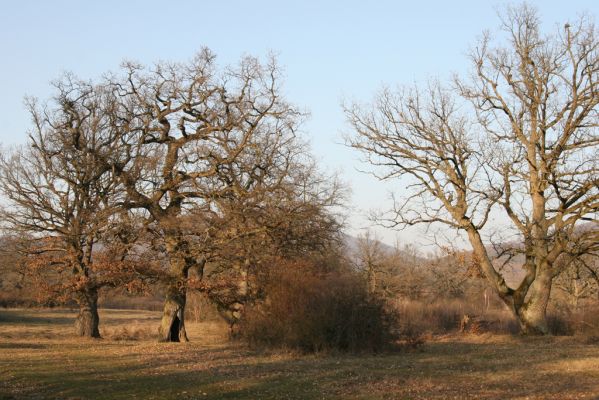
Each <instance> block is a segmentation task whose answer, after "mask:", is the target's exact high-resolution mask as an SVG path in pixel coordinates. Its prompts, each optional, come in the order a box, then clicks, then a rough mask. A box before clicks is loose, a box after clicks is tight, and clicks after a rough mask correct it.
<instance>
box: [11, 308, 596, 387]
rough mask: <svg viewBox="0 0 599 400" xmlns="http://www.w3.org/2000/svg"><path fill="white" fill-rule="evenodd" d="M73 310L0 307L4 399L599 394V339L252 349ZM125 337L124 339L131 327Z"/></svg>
mask: <svg viewBox="0 0 599 400" xmlns="http://www.w3.org/2000/svg"><path fill="white" fill-rule="evenodd" d="M73 315H74V313H73V312H69V311H68V310H64V311H56V310H48V311H46V310H43V311H32V310H0V348H1V350H0V398H3V399H45V398H57V399H135V398H139V399H169V398H173V399H175V398H176V399H395V398H396V399H466V398H472V399H500V398H501V399H506V398H509V399H596V398H597V396H598V395H599V345H598V344H596V343H595V344H586V343H585V342H584V341H582V340H578V338H576V337H569V338H557V337H553V338H521V337H515V336H499V335H491V334H485V335H479V336H469V335H465V336H456V335H450V336H445V337H437V338H436V339H434V340H433V341H431V342H428V343H427V344H425V345H424V346H423V347H422V348H421V349H420V350H419V351H414V352H402V353H395V354H385V355H376V356H349V355H328V356H326V355H319V356H318V355H317V356H302V355H298V354H293V353H260V352H251V351H248V350H246V349H244V348H243V347H240V346H238V345H235V344H231V343H229V342H228V341H227V339H226V327H224V326H223V325H220V324H215V323H201V324H190V325H189V336H190V338H191V339H192V342H190V343H180V344H177V343H174V344H164V343H162V344H161V343H156V342H155V341H154V340H152V339H150V337H151V336H152V333H153V332H154V330H155V328H156V326H157V325H156V324H157V321H158V320H159V318H160V313H156V312H145V311H142V312H137V311H136V312H131V311H118V310H104V311H103V312H102V318H103V326H102V332H103V333H104V335H105V339H102V340H80V339H76V338H73V337H71V336H70V331H71V326H72V321H73ZM125 326H127V327H129V328H127V329H125V333H126V335H125V336H126V337H127V338H131V337H133V338H134V339H136V340H135V341H131V340H122V335H121V333H122V332H123V329H124V327H125Z"/></svg>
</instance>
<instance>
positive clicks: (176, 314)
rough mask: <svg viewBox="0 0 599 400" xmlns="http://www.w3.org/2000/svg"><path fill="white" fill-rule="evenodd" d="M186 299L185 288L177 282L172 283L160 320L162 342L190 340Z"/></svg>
mask: <svg viewBox="0 0 599 400" xmlns="http://www.w3.org/2000/svg"><path fill="white" fill-rule="evenodd" d="M185 301H186V292H185V289H184V288H182V287H180V285H177V284H176V283H175V284H171V285H170V286H169V288H168V290H167V294H166V300H165V302H164V310H163V312H162V321H161V322H160V341H161V342H188V341H189V339H188V338H187V332H186V331H185Z"/></svg>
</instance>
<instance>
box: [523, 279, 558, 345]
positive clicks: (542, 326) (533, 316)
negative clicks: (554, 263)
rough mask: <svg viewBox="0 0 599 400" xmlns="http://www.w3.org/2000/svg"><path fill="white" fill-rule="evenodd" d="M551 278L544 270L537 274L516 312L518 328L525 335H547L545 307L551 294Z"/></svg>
mask: <svg viewBox="0 0 599 400" xmlns="http://www.w3.org/2000/svg"><path fill="white" fill-rule="evenodd" d="M552 281H553V276H552V274H551V272H550V271H548V270H544V271H541V272H540V273H538V274H537V277H536V279H535V280H534V282H533V283H532V284H531V285H530V288H529V289H528V293H527V296H526V300H525V302H524V304H522V306H521V307H520V308H519V309H517V310H516V313H517V317H518V320H519V322H520V328H521V330H522V333H523V334H525V335H548V334H549V333H550V332H549V326H548V324H547V305H548V304H549V296H550V294H551V285H552Z"/></svg>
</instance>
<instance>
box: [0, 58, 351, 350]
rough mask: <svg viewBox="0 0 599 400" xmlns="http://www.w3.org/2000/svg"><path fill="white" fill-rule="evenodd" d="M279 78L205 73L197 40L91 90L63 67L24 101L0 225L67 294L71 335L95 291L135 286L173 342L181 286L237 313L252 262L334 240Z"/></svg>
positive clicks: (1, 171)
mask: <svg viewBox="0 0 599 400" xmlns="http://www.w3.org/2000/svg"><path fill="white" fill-rule="evenodd" d="M279 81H280V78H279V67H278V66H277V64H276V62H275V60H274V59H269V60H268V61H267V62H265V63H263V62H260V61H259V60H258V59H256V58H253V57H245V58H243V59H241V61H240V62H239V64H238V65H236V66H232V67H228V68H224V69H219V68H218V67H217V65H216V62H215V56H214V54H213V53H211V52H210V51H209V50H207V49H204V50H202V51H201V52H200V53H198V54H197V55H196V57H194V58H193V59H192V60H191V61H190V62H188V63H159V64H156V65H154V66H152V67H144V66H141V65H138V64H135V63H125V64H124V66H123V68H122V70H121V71H120V72H119V73H113V74H109V75H107V76H106V77H105V78H103V79H102V80H100V81H98V82H96V83H89V82H84V81H81V80H78V79H76V78H75V77H73V76H70V75H68V76H65V77H64V78H63V79H62V80H60V81H58V83H56V84H55V88H56V92H57V94H56V96H55V97H54V98H53V99H51V100H50V101H49V102H48V103H47V104H43V105H41V106H38V104H37V102H36V101H34V100H32V101H30V103H29V110H30V113H31V115H32V120H33V130H32V132H31V133H30V135H29V141H28V143H27V145H25V146H24V147H23V148H19V149H15V150H13V151H10V152H7V153H5V154H4V155H3V157H2V159H1V160H0V188H1V189H2V192H3V194H4V196H5V198H6V199H7V200H8V206H7V207H6V208H5V209H4V211H3V215H2V216H3V221H4V223H5V226H6V228H8V229H9V230H10V231H11V232H12V233H13V234H15V235H18V236H20V237H21V239H22V240H21V244H22V245H21V246H20V248H19V252H20V254H22V255H23V257H24V259H25V264H26V265H27V267H28V269H29V271H30V272H34V273H33V275H34V276H37V277H40V278H41V277H43V279H40V281H41V282H44V285H43V286H42V287H44V288H46V289H47V291H48V292H51V293H52V294H54V295H57V294H58V293H57V290H58V289H60V291H61V295H62V296H63V297H62V298H63V299H75V300H76V301H77V302H78V304H79V306H80V313H79V317H78V319H77V333H78V334H79V335H81V336H88V337H98V336H99V329H98V324H99V317H98V312H97V302H98V290H100V289H101V288H102V287H103V286H106V285H111V286H127V287H129V288H136V287H137V288H139V287H140V286H143V282H144V281H148V280H149V281H151V282H156V281H159V282H161V283H162V284H163V286H164V287H165V290H166V299H165V304H164V311H163V318H162V323H161V326H160V339H161V340H162V341H186V340H187V334H186V331H185V303H186V294H187V291H188V290H190V288H193V289H198V290H202V291H205V292H206V293H208V294H209V295H210V296H211V297H212V298H213V299H214V301H215V302H218V303H219V304H220V305H222V308H223V312H228V311H231V309H232V308H233V311H236V312H237V314H239V313H238V311H239V308H240V307H242V305H243V304H244V303H245V302H246V301H247V300H248V299H249V298H250V297H251V294H250V290H249V283H248V282H249V276H250V275H251V274H252V273H253V274H254V275H255V273H254V272H253V271H257V270H259V269H260V268H261V264H262V263H263V262H264V259H265V258H266V257H267V256H269V255H272V256H274V255H277V254H279V253H281V254H282V253H289V249H293V250H294V251H295V252H299V253H301V252H304V251H308V250H310V251H312V250H315V249H317V248H323V246H325V245H326V244H327V243H328V242H330V241H331V240H333V236H334V235H335V234H336V233H337V231H338V228H339V226H340V225H339V222H338V219H337V215H335V214H334V213H333V212H332V211H329V209H330V208H331V207H333V206H336V205H338V204H339V202H340V201H341V199H342V196H343V191H342V190H341V187H340V185H339V184H338V183H337V181H336V179H335V178H334V177H325V176H323V175H321V174H320V172H318V170H317V169H316V167H315V165H314V163H313V161H312V160H311V159H310V156H309V155H308V154H307V153H306V150H307V147H306V145H305V143H304V142H303V140H302V139H301V137H300V136H299V135H298V134H297V132H298V128H299V124H300V123H301V121H302V119H303V113H302V112H300V111H299V110H298V109H297V108H296V107H294V106H293V105H291V104H289V103H288V102H286V101H285V99H284V97H283V96H282V94H281V87H280V82H279ZM49 270H51V271H52V274H51V278H49V275H48V274H46V273H45V272H47V271H49ZM206 272H209V273H206ZM205 275H207V276H206V279H204V278H205ZM215 276H218V279H212V280H211V279H209V278H210V277H215ZM50 280H52V282H53V284H52V285H50V284H49V282H50ZM139 282H142V284H141V285H140V284H139ZM231 287H234V288H235V290H233V296H231V290H230V289H231ZM223 288H227V289H229V290H223ZM225 294H227V295H228V296H229V297H232V298H233V300H232V301H230V302H228V301H226V300H224V299H223V298H224V297H226V296H225ZM238 317H239V315H236V318H238Z"/></svg>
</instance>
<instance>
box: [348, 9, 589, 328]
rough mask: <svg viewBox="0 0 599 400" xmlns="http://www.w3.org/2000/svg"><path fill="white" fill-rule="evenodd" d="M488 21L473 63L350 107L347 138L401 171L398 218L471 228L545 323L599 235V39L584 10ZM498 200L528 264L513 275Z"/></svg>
mask: <svg viewBox="0 0 599 400" xmlns="http://www.w3.org/2000/svg"><path fill="white" fill-rule="evenodd" d="M500 32H501V33H502V34H503V37H502V39H503V40H495V39H493V38H492V35H491V34H489V33H486V34H485V35H484V36H483V38H482V40H480V41H479V42H478V43H477V44H476V45H475V46H474V47H473V48H472V50H471V52H470V57H469V58H470V61H471V65H472V73H471V75H470V76H469V77H468V78H466V79H461V78H456V80H455V81H454V82H453V84H452V85H450V86H448V87H443V86H442V85H440V84H439V83H435V82H434V83H431V84H430V85H429V86H428V87H427V88H424V89H421V88H413V89H409V88H406V89H402V90H399V91H398V92H392V91H390V90H385V91H383V92H382V93H381V94H380V95H379V96H378V97H377V98H376V101H375V103H374V104H373V105H372V107H363V106H359V105H350V106H348V107H346V110H345V111H346V113H347V116H348V119H349V121H350V123H351V125H352V126H353V128H354V130H355V136H353V137H352V138H350V139H349V144H350V145H351V146H352V147H354V148H356V149H358V150H359V151H361V152H363V154H364V155H365V156H366V158H367V160H368V161H369V162H370V163H372V164H374V165H375V166H378V167H381V168H380V169H378V170H377V175H378V176H379V177H380V178H381V179H396V178H402V179H405V181H404V182H409V183H407V185H406V190H407V192H408V193H409V194H407V195H406V196H404V197H403V198H402V199H401V200H400V199H399V196H398V198H397V202H396V204H395V209H394V210H393V211H394V213H393V215H392V217H391V218H390V219H391V220H392V224H394V225H395V226H407V225H414V224H420V223H424V224H430V223H442V224H445V225H447V226H449V227H451V228H455V229H458V230H460V231H462V232H465V233H466V236H467V238H468V240H469V242H470V244H471V246H472V250H473V252H474V255H475V256H476V259H477V260H478V262H479V263H480V268H481V270H482V272H483V274H484V275H485V277H486V278H487V280H488V282H489V284H490V285H491V286H492V287H493V288H494V289H495V290H496V292H497V293H498V295H499V296H500V297H501V298H502V299H503V301H504V302H505V304H506V305H507V306H508V307H509V308H510V310H512V311H513V313H514V315H515V316H516V317H517V318H518V320H519V321H520V324H521V326H522V330H523V331H524V332H527V333H541V334H546V333H547V332H548V326H547V320H546V308H547V304H548V301H549V296H550V292H551V286H552V282H553V280H554V279H555V277H556V276H558V275H559V274H560V272H561V271H562V270H563V269H564V268H565V267H566V266H567V265H569V264H570V262H572V261H573V260H576V259H577V258H578V257H580V256H581V255H582V254H589V253H593V252H595V251H596V250H597V246H598V243H599V235H598V234H599V227H598V226H597V212H598V211H599V134H598V131H597V128H598V124H599V114H598V112H599V108H598V104H599V92H598V85H599V51H598V50H599V49H598V47H599V40H598V37H597V33H598V32H597V29H596V27H595V25H594V24H593V21H592V20H591V19H590V18H588V17H582V18H580V19H577V20H575V21H571V22H569V23H566V24H565V25H562V26H560V27H559V28H558V29H556V30H555V31H553V32H552V33H549V34H543V33H542V32H541V23H540V21H539V18H538V14H537V12H536V11H535V10H533V9H532V8H531V7H529V6H526V5H523V6H519V7H512V8H509V9H508V10H507V12H506V13H505V14H504V15H503V17H502V24H501V29H500ZM501 211H502V212H503V213H504V215H505V217H506V218H504V219H505V221H507V223H509V224H510V227H509V229H511V231H512V232H514V234H515V238H514V237H512V238H510V240H509V241H507V242H511V243H515V245H513V246H509V248H506V247H505V246H504V248H503V249H502V250H501V254H504V255H505V256H513V255H515V254H516V253H519V254H522V255H523V256H522V257H521V259H522V260H523V263H522V268H523V270H524V271H525V276H524V278H523V280H522V281H521V282H520V284H519V285H517V286H516V287H510V286H509V285H508V284H506V281H505V279H504V277H503V276H502V274H501V272H500V270H499V268H498V266H497V265H496V263H495V256H496V253H495V252H490V251H489V245H490V243H489V242H488V241H487V240H486V238H485V232H489V231H488V228H491V226H490V225H492V222H491V223H490V221H492V218H490V216H492V215H496V214H495V213H496V212H501Z"/></svg>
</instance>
